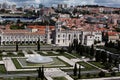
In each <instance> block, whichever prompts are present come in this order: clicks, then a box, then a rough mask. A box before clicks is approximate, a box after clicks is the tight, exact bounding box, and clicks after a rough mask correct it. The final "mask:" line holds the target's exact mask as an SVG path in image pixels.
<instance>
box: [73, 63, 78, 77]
mask: <svg viewBox="0 0 120 80" xmlns="http://www.w3.org/2000/svg"><path fill="white" fill-rule="evenodd" d="M73 73H74V76H77V64H76V63H75V66H74V69H73Z"/></svg>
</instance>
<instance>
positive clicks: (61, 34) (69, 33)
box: [48, 21, 102, 46]
mask: <svg viewBox="0 0 120 80" xmlns="http://www.w3.org/2000/svg"><path fill="white" fill-rule="evenodd" d="M61 24H62V23H61V22H60V21H58V22H57V23H56V25H55V30H54V31H53V32H52V43H53V44H56V45H58V46H69V44H71V43H72V42H73V40H74V39H77V40H78V42H79V43H82V44H83V45H87V46H91V45H92V44H94V41H95V40H96V41H102V33H101V32H100V31H92V32H91V31H82V30H77V29H75V30H70V29H62V25H61ZM49 39H50V37H49ZM49 39H48V40H49Z"/></svg>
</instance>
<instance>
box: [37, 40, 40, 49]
mask: <svg viewBox="0 0 120 80" xmlns="http://www.w3.org/2000/svg"><path fill="white" fill-rule="evenodd" d="M37 50H38V51H40V38H38V41H37Z"/></svg>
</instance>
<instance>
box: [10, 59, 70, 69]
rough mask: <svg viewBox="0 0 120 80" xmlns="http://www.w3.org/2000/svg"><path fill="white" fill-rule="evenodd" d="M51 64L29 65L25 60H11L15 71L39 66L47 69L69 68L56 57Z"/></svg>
mask: <svg viewBox="0 0 120 80" xmlns="http://www.w3.org/2000/svg"><path fill="white" fill-rule="evenodd" d="M52 59H53V62H51V63H50V64H37V63H36V64H35V63H29V62H26V58H18V60H19V61H18V60H17V58H12V61H13V63H14V64H15V66H16V68H17V69H21V68H37V67H39V66H42V65H44V67H49V68H56V67H71V66H70V65H69V64H68V63H66V62H64V61H63V60H61V59H59V58H58V57H52ZM19 62H20V63H21V64H22V65H23V67H22V66H21V65H20V63H19Z"/></svg>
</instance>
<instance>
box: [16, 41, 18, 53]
mask: <svg viewBox="0 0 120 80" xmlns="http://www.w3.org/2000/svg"><path fill="white" fill-rule="evenodd" d="M17 51H18V41H16V52H17Z"/></svg>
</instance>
